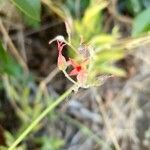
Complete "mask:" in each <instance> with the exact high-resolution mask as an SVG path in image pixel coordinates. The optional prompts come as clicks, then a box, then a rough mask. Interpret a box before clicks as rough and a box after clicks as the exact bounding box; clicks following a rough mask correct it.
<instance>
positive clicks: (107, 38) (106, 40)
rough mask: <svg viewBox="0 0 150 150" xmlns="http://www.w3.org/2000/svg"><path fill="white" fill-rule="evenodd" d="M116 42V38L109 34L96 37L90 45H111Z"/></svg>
mask: <svg viewBox="0 0 150 150" xmlns="http://www.w3.org/2000/svg"><path fill="white" fill-rule="evenodd" d="M114 41H115V37H114V36H112V35H109V34H100V35H96V36H94V37H93V38H92V39H91V41H90V43H91V44H92V45H102V44H111V43H113V42H114Z"/></svg>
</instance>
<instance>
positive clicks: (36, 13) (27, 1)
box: [11, 0, 41, 21]
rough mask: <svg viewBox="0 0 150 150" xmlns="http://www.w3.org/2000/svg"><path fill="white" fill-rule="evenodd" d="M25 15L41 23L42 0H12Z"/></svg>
mask: <svg viewBox="0 0 150 150" xmlns="http://www.w3.org/2000/svg"><path fill="white" fill-rule="evenodd" d="M11 1H12V2H13V4H14V5H16V7H18V8H19V9H20V10H21V11H22V12H23V13H24V14H25V15H27V16H28V17H30V18H32V19H33V20H36V21H40V13H41V1H40V0H11Z"/></svg>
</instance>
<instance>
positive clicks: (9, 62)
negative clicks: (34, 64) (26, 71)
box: [0, 41, 22, 76]
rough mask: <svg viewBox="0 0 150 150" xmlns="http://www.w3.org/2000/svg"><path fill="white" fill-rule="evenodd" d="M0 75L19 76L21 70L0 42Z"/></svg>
mask: <svg viewBox="0 0 150 150" xmlns="http://www.w3.org/2000/svg"><path fill="white" fill-rule="evenodd" d="M0 66H1V67H0V73H2V74H3V73H7V74H8V75H13V76H20V75H21V74H22V68H21V66H20V65H19V64H17V63H16V62H15V60H14V59H13V58H12V57H11V56H10V55H9V54H8V53H7V51H6V50H5V49H4V47H3V45H2V42H1V41H0Z"/></svg>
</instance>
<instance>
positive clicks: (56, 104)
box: [8, 86, 74, 150]
mask: <svg viewBox="0 0 150 150" xmlns="http://www.w3.org/2000/svg"><path fill="white" fill-rule="evenodd" d="M73 89H74V86H72V87H71V88H69V89H68V90H67V91H66V92H65V93H63V94H62V95H61V96H60V97H59V98H58V99H57V100H56V101H54V102H53V103H52V104H50V105H49V106H48V107H47V108H46V109H45V110H44V111H43V112H42V113H41V114H40V115H39V116H38V117H37V118H36V119H35V120H34V121H33V122H32V123H31V124H30V125H29V126H28V128H27V129H26V130H25V131H24V132H23V133H22V134H21V135H20V136H19V137H18V138H17V139H16V140H15V141H14V143H12V145H11V146H10V147H9V148H8V150H14V149H15V148H16V146H17V145H18V144H19V143H20V142H21V141H22V140H23V139H24V138H25V137H26V136H27V135H28V134H29V133H30V132H31V131H32V129H33V128H34V127H35V126H36V125H37V124H38V123H39V122H40V121H41V120H42V119H43V118H44V117H45V116H46V115H47V114H48V113H49V112H51V111H52V110H53V109H55V108H56V107H57V106H58V105H59V104H60V103H61V102H62V101H63V100H64V99H65V98H66V97H67V96H68V95H70V94H71V92H72V90H73Z"/></svg>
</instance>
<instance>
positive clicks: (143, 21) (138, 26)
mask: <svg viewBox="0 0 150 150" xmlns="http://www.w3.org/2000/svg"><path fill="white" fill-rule="evenodd" d="M149 15H150V8H147V9H146V10H144V11H142V12H141V13H140V14H138V15H137V16H136V17H135V19H134V22H133V29H132V35H133V36H137V35H138V34H140V33H142V32H144V31H148V30H150V16H149Z"/></svg>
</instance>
